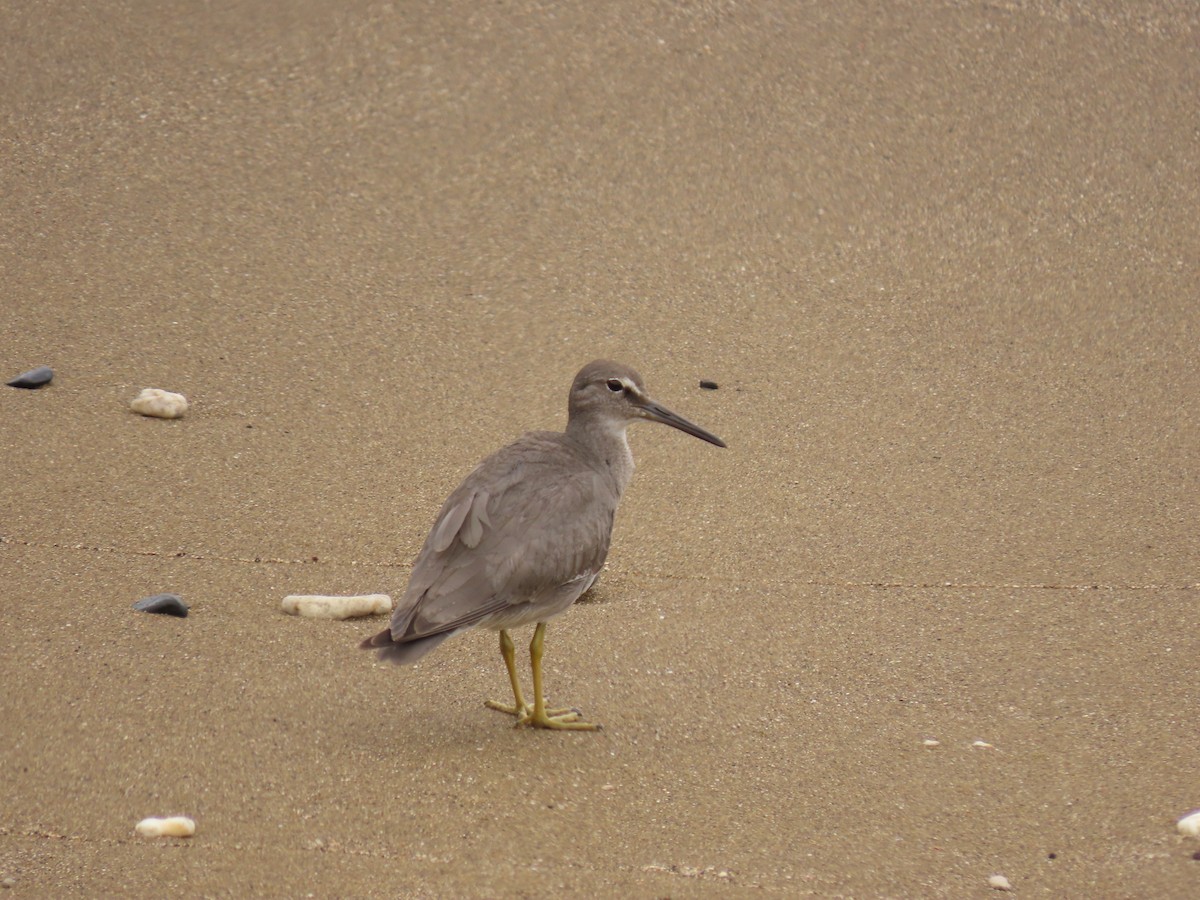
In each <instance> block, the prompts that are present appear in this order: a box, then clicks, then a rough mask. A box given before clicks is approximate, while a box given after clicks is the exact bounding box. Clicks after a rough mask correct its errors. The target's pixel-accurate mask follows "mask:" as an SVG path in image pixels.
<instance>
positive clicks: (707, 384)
mask: <svg viewBox="0 0 1200 900" xmlns="http://www.w3.org/2000/svg"><path fill="white" fill-rule="evenodd" d="M700 387H702V388H704V389H705V390H706V391H715V390H716V389H717V388H718V387H720V385H719V384H717V383H716V382H715V381H709V380H708V379H707V378H705V379H702V380H701V382H700Z"/></svg>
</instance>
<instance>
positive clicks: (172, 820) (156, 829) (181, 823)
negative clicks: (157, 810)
mask: <svg viewBox="0 0 1200 900" xmlns="http://www.w3.org/2000/svg"><path fill="white" fill-rule="evenodd" d="M137 833H138V834H140V835H141V836H142V837H191V836H192V835H193V834H195V833H196V823H195V822H193V821H192V820H191V819H189V818H188V817H187V816H170V817H168V818H166V819H156V818H154V817H151V818H149V819H142V821H140V822H138V823H137Z"/></svg>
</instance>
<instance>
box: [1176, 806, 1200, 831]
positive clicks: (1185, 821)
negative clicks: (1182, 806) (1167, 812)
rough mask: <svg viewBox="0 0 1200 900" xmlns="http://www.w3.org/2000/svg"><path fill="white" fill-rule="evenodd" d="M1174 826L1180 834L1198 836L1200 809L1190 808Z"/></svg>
mask: <svg viewBox="0 0 1200 900" xmlns="http://www.w3.org/2000/svg"><path fill="white" fill-rule="evenodd" d="M1175 827H1176V828H1178V829H1179V833H1180V834H1184V835H1187V836H1188V837H1194V838H1200V809H1194V810H1192V811H1191V812H1190V813H1188V814H1187V815H1186V816H1184V817H1183V818H1182V819H1180V820H1179V821H1178V822H1176V823H1175Z"/></svg>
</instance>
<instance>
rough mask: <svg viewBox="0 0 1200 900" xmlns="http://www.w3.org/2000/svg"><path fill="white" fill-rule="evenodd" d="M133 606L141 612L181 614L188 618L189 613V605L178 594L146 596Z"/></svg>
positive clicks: (180, 615)
mask: <svg viewBox="0 0 1200 900" xmlns="http://www.w3.org/2000/svg"><path fill="white" fill-rule="evenodd" d="M133 608H134V609H136V610H138V611H139V612H148V613H161V614H162V615H165V616H179V618H181V619H185V618H187V614H188V605H187V604H186V603H184V602H183V598H182V597H180V596H179V595H178V594H155V595H154V596H152V597H145V598H143V599H142V600H139V601H138V602H137V603H135V604H133Z"/></svg>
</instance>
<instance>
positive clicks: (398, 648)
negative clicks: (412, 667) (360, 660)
mask: <svg viewBox="0 0 1200 900" xmlns="http://www.w3.org/2000/svg"><path fill="white" fill-rule="evenodd" d="M452 634H454V632H453V631H445V632H442V633H441V634H431V635H429V636H428V637H423V638H417V639H416V640H410V641H402V642H400V643H397V642H396V640H395V639H394V638H393V637H392V630H391V629H390V628H385V629H383V631H381V632H379V633H378V634H373V635H371V636H370V637H369V638H367V639H366V640H365V641H363V642H362V643H361V644H359V645H358V646H359V648H360V649H363V650H378V651H379V653H378V654H377V655H378V657H379V661H380V662H390V663H395V664H396V665H398V666H406V665H409V664H410V663H415V662H416V661H417V660H418V659H420V658H421V657H422V656H424V655H425V654H426V653H429V652H430V651H431V650H433V649H434V648H435V647H437V646H438V644H440V643H441V642H442V641H444V640H446V638H448V637H450V635H452Z"/></svg>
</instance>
